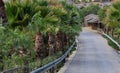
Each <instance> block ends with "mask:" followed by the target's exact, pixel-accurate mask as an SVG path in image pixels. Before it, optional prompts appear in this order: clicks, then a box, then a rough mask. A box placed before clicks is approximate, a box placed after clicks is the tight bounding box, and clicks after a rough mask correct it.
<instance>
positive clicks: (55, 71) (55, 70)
mask: <svg viewBox="0 0 120 73" xmlns="http://www.w3.org/2000/svg"><path fill="white" fill-rule="evenodd" d="M54 73H57V65H56V66H55V67H54Z"/></svg>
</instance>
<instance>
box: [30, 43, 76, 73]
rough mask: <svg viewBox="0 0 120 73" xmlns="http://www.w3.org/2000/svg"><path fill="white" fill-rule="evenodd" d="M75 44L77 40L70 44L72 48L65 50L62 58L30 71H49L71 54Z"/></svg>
mask: <svg viewBox="0 0 120 73" xmlns="http://www.w3.org/2000/svg"><path fill="white" fill-rule="evenodd" d="M74 45H75V42H74V43H73V44H72V45H71V46H70V48H68V50H67V51H66V52H65V54H64V55H62V56H61V57H60V58H58V59H56V60H55V61H53V62H50V63H48V64H46V65H44V66H42V67H40V68H38V69H36V70H34V71H31V72H30V73H44V72H46V71H48V70H49V69H51V68H53V67H55V66H56V65H57V64H59V63H60V62H61V61H63V60H64V59H65V58H66V56H67V55H68V54H69V52H70V51H71V49H72V48H73V46H74Z"/></svg>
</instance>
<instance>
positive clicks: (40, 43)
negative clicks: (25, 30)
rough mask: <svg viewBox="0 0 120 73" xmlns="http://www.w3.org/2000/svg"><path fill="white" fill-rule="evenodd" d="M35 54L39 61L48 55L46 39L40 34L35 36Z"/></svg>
mask: <svg viewBox="0 0 120 73" xmlns="http://www.w3.org/2000/svg"><path fill="white" fill-rule="evenodd" d="M34 50H35V52H36V57H37V59H40V60H42V59H43V58H45V57H46V55H47V51H46V50H47V49H46V48H45V44H44V39H43V37H42V34H41V33H40V32H38V33H37V34H36V36H35V49H34Z"/></svg>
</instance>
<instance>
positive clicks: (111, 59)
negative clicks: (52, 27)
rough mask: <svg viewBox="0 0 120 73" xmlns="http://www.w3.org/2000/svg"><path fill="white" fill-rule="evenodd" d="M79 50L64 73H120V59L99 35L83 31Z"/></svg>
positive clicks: (79, 39)
mask: <svg viewBox="0 0 120 73" xmlns="http://www.w3.org/2000/svg"><path fill="white" fill-rule="evenodd" d="M77 39H78V48H77V51H76V54H75V56H74V57H73V59H72V61H71V63H70V64H69V65H68V66H67V68H66V70H65V71H64V72H63V73H120V58H119V56H118V54H117V53H116V52H115V50H114V49H112V48H111V47H110V46H108V44H107V41H106V40H105V39H104V38H103V37H102V36H101V35H99V34H98V33H96V32H94V31H90V30H86V29H83V31H82V32H81V34H80V36H79V37H78V38H77Z"/></svg>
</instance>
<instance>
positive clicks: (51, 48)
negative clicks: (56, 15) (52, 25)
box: [48, 32, 55, 56]
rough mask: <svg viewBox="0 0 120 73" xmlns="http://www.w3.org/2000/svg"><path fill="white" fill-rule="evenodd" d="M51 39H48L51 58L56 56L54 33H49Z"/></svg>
mask: <svg viewBox="0 0 120 73" xmlns="http://www.w3.org/2000/svg"><path fill="white" fill-rule="evenodd" d="M48 36H49V39H48V45H49V48H48V49H49V56H51V55H54V52H55V50H54V48H55V38H54V35H53V34H52V32H49V33H48Z"/></svg>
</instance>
